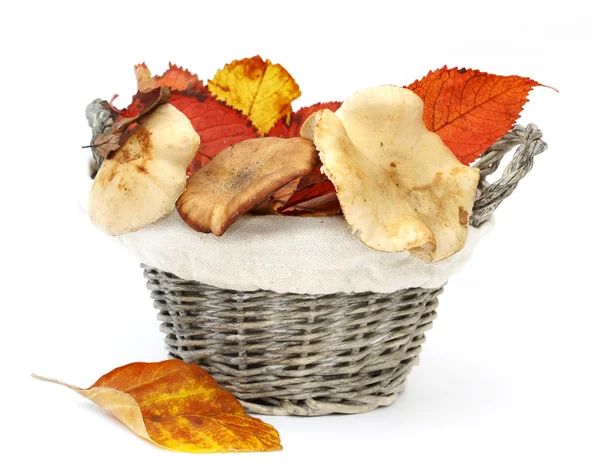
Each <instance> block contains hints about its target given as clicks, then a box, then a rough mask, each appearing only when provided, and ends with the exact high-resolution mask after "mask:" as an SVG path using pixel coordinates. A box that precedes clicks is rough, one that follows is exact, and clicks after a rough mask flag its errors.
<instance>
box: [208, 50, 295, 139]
mask: <svg viewBox="0 0 600 468" xmlns="http://www.w3.org/2000/svg"><path fill="white" fill-rule="evenodd" d="M208 89H209V91H210V92H211V93H212V94H213V95H214V96H215V97H217V99H220V100H222V101H225V102H226V103H227V104H229V105H230V106H231V107H233V108H235V109H237V110H239V111H241V112H242V113H243V114H244V115H246V116H247V117H248V118H249V119H250V121H251V122H252V123H253V124H254V126H255V127H256V128H257V129H258V131H259V132H260V133H261V134H265V133H267V132H268V131H269V130H270V129H271V127H273V125H274V124H275V122H277V121H278V120H279V119H281V118H284V119H287V118H288V116H289V115H290V114H291V112H292V106H291V103H292V101H293V100H294V99H296V98H297V97H298V96H300V88H299V87H298V85H297V84H296V82H295V81H294V78H292V76H291V75H290V74H289V73H288V72H287V70H286V69H285V68H283V67H282V66H281V65H278V64H275V65H274V64H272V63H271V61H270V60H266V61H265V60H263V59H262V58H261V57H260V56H258V55H257V56H255V57H251V58H246V59H243V60H234V61H233V62H231V63H229V64H227V65H225V66H224V67H223V69H221V70H219V71H218V72H217V73H216V74H215V76H214V78H213V79H212V80H209V81H208Z"/></svg>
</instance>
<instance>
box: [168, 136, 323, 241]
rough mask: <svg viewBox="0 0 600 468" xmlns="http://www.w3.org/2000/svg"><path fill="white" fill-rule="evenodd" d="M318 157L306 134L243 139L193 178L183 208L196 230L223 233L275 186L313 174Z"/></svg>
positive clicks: (182, 200) (180, 203)
mask: <svg viewBox="0 0 600 468" xmlns="http://www.w3.org/2000/svg"><path fill="white" fill-rule="evenodd" d="M318 161H319V157H318V156H317V151H316V150H315V147H314V145H313V144H312V142H311V141H309V140H305V139H304V138H273V137H270V138H256V139H251V140H244V141H241V142H239V143H236V144H235V145H233V146H231V147H229V148H226V149H224V150H223V151H221V152H220V153H219V154H217V156H216V157H215V158H214V159H213V160H212V161H211V162H210V163H209V164H207V165H206V166H204V167H203V168H202V169H200V170H199V171H198V172H196V173H194V174H193V175H192V176H191V177H190V178H189V179H188V181H187V188H186V190H185V192H184V193H183V194H182V195H181V197H179V200H177V210H178V211H179V214H180V215H181V218H182V219H183V220H184V221H185V222H186V223H187V224H188V225H189V226H190V227H192V228H193V229H195V230H196V231H200V232H213V233H214V234H216V235H217V236H220V235H222V234H223V233H224V232H225V231H226V230H227V228H228V227H229V226H231V224H232V223H233V222H234V221H235V220H236V219H237V218H238V217H239V216H241V215H242V214H244V213H246V212H247V211H248V210H250V209H252V208H253V207H255V206H257V205H259V204H260V203H261V202H262V201H263V200H264V199H265V198H266V197H268V196H269V195H270V194H271V193H273V192H274V191H275V190H277V189H278V188H280V187H282V186H283V185H285V184H287V183H288V182H289V181H290V180H293V179H296V178H298V177H301V176H303V175H305V174H308V173H310V172H311V171H312V170H313V169H314V168H315V166H316V165H317V163H318Z"/></svg>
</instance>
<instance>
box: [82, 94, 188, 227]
mask: <svg viewBox="0 0 600 468" xmlns="http://www.w3.org/2000/svg"><path fill="white" fill-rule="evenodd" d="M199 146H200V137H199V136H198V134H197V133H196V131H195V130H194V127H193V126H192V124H191V122H190V121H189V119H188V118H187V117H186V116H185V115H184V114H183V113H181V112H180V111H178V110H177V109H176V108H175V107H173V106H172V105H170V104H164V105H162V106H160V107H158V108H157V109H156V110H155V111H154V112H153V113H152V114H150V116H149V117H148V118H147V119H146V121H144V122H143V123H142V124H141V125H140V126H139V127H138V128H137V129H136V130H135V131H134V133H132V134H131V136H130V137H129V138H128V139H127V141H126V142H125V143H124V144H123V145H122V146H121V147H120V148H119V149H118V150H116V151H115V152H114V153H113V154H112V155H111V156H109V157H108V158H107V159H106V160H105V161H104V163H103V164H102V167H101V168H100V171H98V174H97V175H96V179H95V180H94V184H93V185H92V189H91V191H90V197H89V200H88V211H89V215H90V219H91V220H92V223H93V224H94V225H95V226H97V227H98V228H100V229H101V230H103V231H104V232H106V233H107V234H109V235H111V236H118V235H120V234H125V233H127V232H133V231H137V230H138V229H141V228H142V227H144V226H146V225H148V224H150V223H152V222H154V221H156V220H158V219H160V218H162V217H163V216H165V215H166V214H167V213H169V212H170V211H172V210H173V208H174V207H175V201H176V200H177V198H178V197H179V195H181V193H182V192H183V191H184V190H185V182H186V169H187V166H188V165H189V164H190V162H191V161H192V159H193V158H194V156H195V155H196V152H197V151H198V148H199Z"/></svg>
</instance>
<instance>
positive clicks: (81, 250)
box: [0, 0, 600, 467]
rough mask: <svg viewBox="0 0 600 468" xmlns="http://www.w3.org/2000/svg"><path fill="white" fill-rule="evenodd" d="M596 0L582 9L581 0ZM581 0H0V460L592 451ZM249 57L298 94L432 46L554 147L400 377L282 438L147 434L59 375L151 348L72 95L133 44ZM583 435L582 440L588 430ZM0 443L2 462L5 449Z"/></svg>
mask: <svg viewBox="0 0 600 468" xmlns="http://www.w3.org/2000/svg"><path fill="white" fill-rule="evenodd" d="M594 5H596V6H594ZM597 5H598V4H597V2H592V1H589V2H583V1H572V0H571V1H568V2H560V3H558V2H556V3H555V2H548V1H545V2H524V1H519V2H511V1H504V2H487V1H483V0H479V1H475V2H457V1H446V2H440V3H439V4H437V3H435V2H432V1H425V0H421V1H413V2H410V3H407V4H405V3H404V2H389V3H385V2H379V1H375V0H369V1H365V2H353V1H345V2H340V3H334V2H325V1H321V2H312V1H303V2H258V1H245V2H233V1H227V2H225V1H223V2H219V1H216V0H214V1H212V2H199V1H196V2H189V3H180V2H177V1H169V2H165V3H163V4H162V5H153V4H152V3H151V2H144V3H141V4H139V5H137V6H134V5H133V4H132V3H129V2H124V1H120V2H110V1H102V2H100V1H97V2H84V1H80V2H73V4H66V3H62V2H58V1H53V2H40V3H37V4H36V3H31V2H16V1H15V2H11V3H3V6H2V7H1V9H2V11H0V22H1V27H0V39H1V42H0V44H1V46H0V47H1V50H2V53H1V56H0V67H1V72H0V77H1V78H0V79H1V82H2V105H1V108H0V120H1V126H0V129H1V130H0V131H1V135H2V150H1V154H0V165H1V166H0V167H1V175H2V177H1V184H0V191H1V194H0V195H1V196H0V203H1V206H2V218H1V226H2V242H1V244H0V245H1V247H0V248H1V249H2V253H1V261H2V267H3V268H2V270H0V271H1V273H0V274H1V275H2V278H1V283H0V284H1V288H2V301H1V302H0V304H1V306H2V309H1V313H2V317H3V322H2V332H3V333H2V338H1V340H0V346H1V347H2V370H1V374H0V381H1V382H2V384H1V386H0V392H1V400H0V401H1V404H2V419H1V424H0V432H1V433H2V437H1V440H2V442H1V443H0V445H1V446H2V449H1V450H0V464H1V465H2V466H7V467H12V466H47V465H48V466H59V465H60V466H67V467H71V466H113V467H118V466H161V467H166V466H242V465H243V466H264V467H270V466H278V467H279V466H313V467H320V466H364V465H365V464H368V466H370V467H378V466H393V467H397V466H403V467H412V466H419V467H430V466H431V467H433V466H460V467H494V466H513V467H515V466H516V467H520V466H527V467H531V466H544V467H548V466H574V467H587V466H599V455H598V448H597V443H598V439H599V432H600V429H599V423H598V421H599V418H600V412H599V404H598V398H599V396H598V395H599V394H600V388H599V386H598V371H599V367H600V366H599V360H598V358H599V357H600V353H599V347H598V329H599V327H600V319H599V317H600V307H599V306H598V303H597V296H598V292H597V291H598V279H599V274H598V264H599V260H600V259H599V257H598V248H597V236H598V229H597V227H598V220H597V215H598V203H599V202H600V199H599V198H600V197H599V195H598V193H599V191H598V186H599V185H600V164H599V162H598V159H599V157H600V154H599V152H600V151H599V149H598V128H599V127H600V118H599V108H600V107H599V104H600V85H599V84H598V83H599V81H598V71H599V68H598V57H599V55H598V50H599V48H600V37H599V34H598V26H597V24H598V21H599V20H600V12H599V7H598V6H597ZM255 54H261V55H262V56H263V57H264V58H270V59H271V60H273V61H275V62H279V63H282V64H283V65H284V66H285V67H286V68H287V69H288V70H289V72H290V73H291V74H292V75H293V76H294V77H295V79H296V80H297V82H298V83H299V84H300V86H301V88H302V91H303V94H302V97H301V98H300V99H299V100H298V101H297V102H296V106H301V105H308V104H312V103H314V102H317V101H320V100H343V99H344V98H345V97H346V96H348V95H349V94H351V93H352V92H354V91H355V90H357V89H359V88H362V87H367V86H375V85H379V84H385V83H393V84H402V85H404V84H409V83H411V82H412V81H413V80H415V79H416V78H420V77H422V76H423V75H425V74H426V73H427V72H428V70H429V69H431V68H438V67H440V66H442V65H444V64H448V65H449V66H459V67H470V68H479V69H481V70H484V71H488V72H492V73H498V74H519V75H523V76H530V77H532V78H534V79H536V80H538V81H540V82H542V83H545V84H548V85H551V86H554V87H556V88H558V89H559V90H560V93H559V94H557V93H555V92H553V91H551V90H549V89H536V90H535V91H533V92H532V93H531V96H530V99H531V102H530V103H528V104H527V106H526V109H525V111H524V112H523V116H522V119H521V120H520V122H521V123H523V124H526V123H528V122H535V123H536V124H537V125H538V126H539V127H540V128H541V129H542V130H543V132H544V135H545V140H546V141H547V142H548V144H549V149H548V151H547V152H546V153H544V154H543V155H541V156H539V157H538V159H537V161H536V164H535V167H534V169H533V171H532V173H531V174H530V175H529V176H528V177H527V178H526V179H525V180H524V181H523V182H522V183H521V185H519V187H518V189H517V190H516V192H515V193H514V194H513V195H512V196H511V198H510V199H509V200H508V201H506V202H505V203H504V204H503V205H502V206H501V207H500V208H499V209H498V211H497V217H496V220H497V228H496V230H495V231H494V232H493V233H492V234H491V235H490V236H489V237H487V238H486V239H484V241H483V242H482V243H481V244H480V245H479V246H478V248H477V249H476V251H475V254H474V257H473V259H472V261H471V262H470V264H469V265H468V266H467V267H466V268H465V269H464V270H463V271H462V272H461V273H460V274H458V275H457V276H456V277H455V278H453V279H452V280H451V281H450V283H449V285H448V287H447V289H446V292H445V294H444V295H443V296H442V298H441V299H442V301H441V305H440V308H439V310H438V312H439V318H438V320H437V321H436V322H435V324H434V328H433V330H432V331H431V332H429V333H428V336H427V338H428V342H427V344H426V345H425V347H424V351H423V353H422V356H421V364H420V366H419V367H417V368H416V369H415V370H414V371H413V373H412V374H411V376H410V378H409V381H408V388H407V390H406V392H405V393H404V394H403V395H402V396H401V397H400V399H399V400H398V402H397V403H396V404H394V405H393V406H392V407H390V408H387V409H382V410H378V411H375V412H372V413H370V414H364V415H357V416H329V417H321V418H288V417H285V418H284V417H278V418H274V417H272V418H264V419H265V420H267V421H268V422H270V423H272V424H274V425H275V426H276V428H277V429H278V430H279V432H280V434H281V439H282V443H283V446H284V450H283V451H282V452H279V453H267V454H225V455H222V454H221V455H207V456H203V455H189V454H180V453H172V452H167V451H163V450H160V449H158V448H155V447H154V446H152V445H151V444H149V443H147V442H145V441H143V440H141V439H139V438H137V437H136V436H134V435H133V434H132V433H130V432H129V431H128V430H127V429H125V428H123V427H121V425H120V424H119V423H117V422H116V421H115V420H113V419H111V418H110V417H109V416H107V415H105V414H103V413H102V412H101V411H100V410H98V409H97V408H96V407H95V406H94V405H93V404H91V403H89V402H87V401H85V400H84V399H82V398H81V397H79V396H78V395H76V394H74V393H72V392H70V391H68V390H67V389H64V388H61V387H58V386H52V385H49V384H44V383H41V382H38V381H34V380H32V379H31V378H30V377H29V373H30V372H36V373H39V374H42V375H48V376H52V377H56V378H60V379H62V380H66V381H68V382H70V383H73V384H78V385H81V386H88V385H90V384H91V383H93V382H94V381H95V380H96V378H97V377H99V376H100V375H101V374H103V373H105V372H107V371H109V370H111V369H112V368H114V367H116V366H119V365H122V364H125V363H129V362H132V361H139V360H142V361H153V360H162V359H164V358H165V351H164V350H163V345H162V338H163V337H162V335H161V334H160V332H159V331H158V322H157V321H156V319H155V313H156V312H155V311H154V310H153V308H152V303H151V301H150V299H149V297H148V293H147V291H146V289H145V283H144V280H143V278H142V272H141V270H140V268H139V267H138V265H137V262H136V261H135V260H134V259H133V258H131V257H129V256H128V254H127V253H126V252H125V251H122V250H120V249H119V248H118V247H117V246H116V245H115V244H114V243H113V242H112V241H111V239H110V238H108V237H106V236H104V235H103V234H102V233H101V232H99V231H97V230H95V229H94V228H92V227H91V225H90V223H89V222H88V220H87V218H86V217H85V216H84V215H83V214H81V213H80V212H79V211H78V206H77V204H78V200H79V198H80V195H81V186H82V180H83V179H82V178H83V177H84V176H85V167H86V160H87V158H88V150H84V149H81V146H82V145H84V144H87V142H88V140H89V130H88V127H87V124H86V121H85V118H84V114H83V112H84V108H85V105H86V104H87V103H88V102H89V101H90V100H92V99H93V98H95V97H103V98H110V97H111V96H112V95H113V94H114V93H118V94H120V95H121V98H119V99H118V100H117V104H118V105H126V104H127V103H128V99H129V96H131V95H132V94H133V93H134V90H135V77H134V74H133V68H132V67H133V65H134V64H136V63H139V62H141V61H146V63H147V64H148V66H149V67H150V69H151V70H153V71H155V72H162V71H163V70H164V69H165V68H166V66H167V64H168V62H169V61H172V62H174V63H177V64H179V65H183V66H185V67H188V68H190V69H192V71H194V72H196V73H198V74H199V76H201V77H204V78H210V77H212V75H213V73H214V72H215V71H216V70H217V69H218V68H220V67H221V66H223V65H224V64H225V63H227V62H229V61H230V60H233V59H236V58H243V57H247V56H248V57H249V56H252V55H255ZM594 444H596V447H595V448H594ZM6 462H8V463H6Z"/></svg>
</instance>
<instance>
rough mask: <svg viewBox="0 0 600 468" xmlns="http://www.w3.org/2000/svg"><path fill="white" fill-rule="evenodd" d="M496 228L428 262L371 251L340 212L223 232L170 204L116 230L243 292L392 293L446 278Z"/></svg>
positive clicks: (251, 223)
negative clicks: (162, 213) (137, 224)
mask: <svg viewBox="0 0 600 468" xmlns="http://www.w3.org/2000/svg"><path fill="white" fill-rule="evenodd" d="M492 228H493V222H486V223H485V224H483V225H482V226H481V227H480V228H474V227H472V226H471V227H470V228H469V235H468V238H467V244H466V246H465V247H464V248H463V249H462V250H461V251H460V252H458V253H456V254H455V255H453V256H452V257H450V258H447V259H445V260H442V261H440V262H437V263H431V264H428V263H425V262H423V261H422V260H420V259H418V258H415V257H413V256H411V255H410V254H409V253H407V252H401V253H384V252H378V251H376V250H372V249H370V248H369V247H367V246H366V245H365V244H363V243H362V242H361V241H360V240H359V238H358V237H357V236H355V235H352V233H351V230H350V227H349V226H348V224H347V223H346V221H345V220H344V218H343V217H342V216H333V217H322V218H311V217H294V216H249V215H246V216H242V217H241V218H240V219H238V221H236V222H235V223H234V224H233V225H232V226H231V227H230V228H229V230H228V231H227V232H226V233H225V234H224V235H223V236H221V237H216V236H214V235H213V234H203V233H199V232H196V231H194V230H193V229H191V228H190V227H188V226H187V225H186V224H185V223H184V222H183V221H182V220H181V218H180V217H179V214H178V213H177V211H175V210H174V211H173V212H172V213H170V214H169V215H167V216H166V217H164V218H163V219H161V220H159V221H157V222H155V223H152V224H150V225H149V226H146V227H144V228H143V229H141V230H139V231H137V232H132V233H128V234H124V235H121V236H118V237H116V239H117V241H118V242H119V243H121V244H122V245H123V246H125V247H126V248H127V249H128V250H129V251H130V252H132V253H133V254H134V255H135V256H136V258H137V259H138V260H139V261H140V262H142V263H145V264H147V265H149V266H152V267H155V268H158V269H161V270H164V271H167V272H170V273H173V274H175V275H177V276H179V277H180V278H183V279H187V280H195V281H199V282H202V283H206V284H209V285H212V286H217V287H220V288H225V289H235V290H240V291H253V290H257V289H266V290H272V291H276V292H279V293H286V292H287V293H304V294H329V293H337V292H346V293H350V292H363V291H372V292H379V293H388V292H393V291H397V290H400V289H406V288H411V287H422V288H436V287H439V286H441V285H443V284H444V283H445V282H446V281H447V280H448V278H449V277H450V276H451V275H453V274H454V273H455V272H457V271H458V270H459V269H460V268H461V267H462V266H463V265H464V263H465V262H466V261H467V260H468V258H469V257H470V255H471V253H472V252H473V249H474V247H475V245H476V244H477V243H478V242H479V240H480V239H481V238H482V237H483V236H484V235H486V234H487V233H489V232H490V231H491V229H492Z"/></svg>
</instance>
